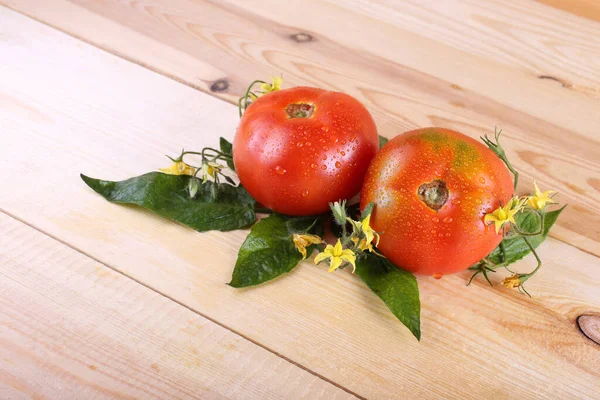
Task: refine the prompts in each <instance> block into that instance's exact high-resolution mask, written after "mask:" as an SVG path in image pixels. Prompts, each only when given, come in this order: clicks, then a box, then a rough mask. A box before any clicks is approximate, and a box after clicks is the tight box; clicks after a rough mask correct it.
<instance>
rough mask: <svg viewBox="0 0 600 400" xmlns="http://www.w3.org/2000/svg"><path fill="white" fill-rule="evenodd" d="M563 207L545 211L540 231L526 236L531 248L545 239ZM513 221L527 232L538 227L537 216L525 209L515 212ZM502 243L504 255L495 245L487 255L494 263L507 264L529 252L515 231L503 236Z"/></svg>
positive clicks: (535, 230) (533, 230)
mask: <svg viewBox="0 0 600 400" xmlns="http://www.w3.org/2000/svg"><path fill="white" fill-rule="evenodd" d="M565 207H566V206H565ZM565 207H562V208H561V209H558V210H555V211H550V212H546V213H545V216H544V228H543V230H542V233H541V234H539V235H535V236H529V237H528V238H529V242H530V243H531V245H532V246H533V248H537V247H538V246H539V245H540V244H542V242H543V241H544V240H546V237H548V233H549V232H550V228H552V225H554V223H555V222H556V220H557V218H558V216H559V215H560V213H561V212H562V210H564V208H565ZM515 222H516V223H517V226H518V227H519V229H520V230H521V231H523V232H527V233H535V232H538V231H539V228H540V220H539V216H537V215H536V213H535V212H533V211H526V212H522V213H519V214H517V215H516V216H515ZM502 245H503V246H504V256H503V254H502V250H501V248H500V246H498V247H496V249H494V251H492V252H491V253H490V255H489V256H488V259H489V260H490V261H491V262H492V263H494V264H501V263H504V264H503V265H509V264H512V263H514V262H516V261H519V260H521V259H522V258H523V257H525V256H526V255H528V254H529V253H531V250H530V249H529V247H528V246H527V244H526V243H525V241H524V240H523V238H522V237H521V236H520V235H518V234H516V233H513V234H510V235H509V236H507V237H505V238H504V239H503V240H502Z"/></svg>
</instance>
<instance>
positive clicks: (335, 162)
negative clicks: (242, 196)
mask: <svg viewBox="0 0 600 400" xmlns="http://www.w3.org/2000/svg"><path fill="white" fill-rule="evenodd" d="M290 104H312V105H313V106H314V111H313V114H312V116H311V117H308V118H291V117H290V116H289V115H288V112H287V110H288V106H289V105H290ZM378 144H379V136H378V134H377V128H376V126H375V122H374V121H373V118H372V117H371V114H369V112H368V111H367V109H366V108H365V107H364V106H363V105H362V104H361V103H359V102H358V101H357V100H356V99H354V98H353V97H351V96H349V95H347V94H344V93H338V92H330V91H325V90H322V89H317V88H309V87H295V88H292V89H285V90H280V91H276V92H273V93H269V94H266V95H264V96H262V97H259V98H258V99H257V100H256V101H254V102H253V103H252V104H251V105H250V106H249V107H248V108H247V109H246V111H245V112H244V115H243V116H242V119H241V120H240V124H239V126H238V129H237V132H236V135H235V139H234V142H233V161H234V164H235V168H236V172H237V174H238V176H239V178H240V182H241V183H242V185H243V186H244V187H245V188H246V190H248V192H249V193H250V195H252V197H254V198H255V199H256V200H257V201H258V202H259V203H261V204H263V205H264V206H266V207H268V208H270V209H272V210H274V211H276V212H279V213H282V214H286V215H294V216H302V215H315V214H319V213H323V212H325V211H327V210H328V209H329V204H328V203H329V202H333V201H337V200H339V199H349V198H351V197H352V196H354V195H356V194H357V193H358V192H359V190H360V188H361V185H362V181H363V178H364V175H365V173H366V171H367V167H368V166H369V163H370V161H371V159H372V158H373V156H374V155H375V153H376V152H377V148H378Z"/></svg>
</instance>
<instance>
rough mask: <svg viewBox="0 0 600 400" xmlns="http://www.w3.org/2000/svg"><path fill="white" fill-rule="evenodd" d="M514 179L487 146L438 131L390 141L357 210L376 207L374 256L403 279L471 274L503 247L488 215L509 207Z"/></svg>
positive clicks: (374, 165) (371, 172) (378, 158)
mask: <svg viewBox="0 0 600 400" xmlns="http://www.w3.org/2000/svg"><path fill="white" fill-rule="evenodd" d="M512 194H513V182H512V179H511V175H510V173H509V171H508V169H507V168H506V166H505V165H504V163H503V162H502V161H501V160H500V159H499V158H498V156H497V155H496V154H494V153H493V152H492V151H491V150H490V149H489V148H487V147H486V146H485V145H484V144H482V143H480V142H478V141H476V140H474V139H472V138H470V137H468V136H466V135H463V134H462V133H459V132H455V131H452V130H449V129H442V128H425V129H418V130H414V131H410V132H406V133H404V134H401V135H399V136H397V137H395V138H394V139H392V140H390V141H389V142H388V143H387V144H386V145H385V146H383V148H382V149H381V150H380V151H379V152H378V153H377V155H376V156H375V158H374V159H373V161H372V163H371V165H370V166H369V169H368V171H367V175H366V177H365V181H364V183H363V187H362V192H361V200H360V204H361V208H362V209H364V208H365V207H366V206H367V205H368V204H369V203H371V202H374V203H375V208H374V211H373V214H372V216H371V226H372V227H373V229H375V231H377V232H379V233H380V236H381V239H380V242H379V245H378V249H379V250H380V251H381V253H383V254H384V255H385V256H386V257H387V258H388V259H389V260H390V261H392V262H393V263H394V264H396V265H398V266H399V267H401V268H403V269H406V270H408V271H411V272H414V273H418V274H424V275H434V276H436V277H439V276H441V275H444V274H450V273H454V272H458V271H462V270H464V269H467V268H469V267H470V266H471V265H473V264H475V263H476V262H478V261H479V260H481V259H482V258H484V257H485V256H487V255H488V254H489V253H490V252H491V251H492V250H494V249H495V248H496V247H497V246H498V245H499V244H500V241H501V240H502V234H503V230H502V231H500V232H499V233H496V231H495V230H494V227H493V226H488V225H487V224H485V223H484V216H485V214H487V213H489V212H492V211H493V210H494V209H496V208H497V207H498V206H499V205H500V204H503V205H505V204H507V203H508V201H509V200H510V199H511V197H512Z"/></svg>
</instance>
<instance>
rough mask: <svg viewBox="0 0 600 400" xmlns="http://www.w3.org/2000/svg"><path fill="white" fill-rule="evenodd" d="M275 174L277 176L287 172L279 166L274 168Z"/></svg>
mask: <svg viewBox="0 0 600 400" xmlns="http://www.w3.org/2000/svg"><path fill="white" fill-rule="evenodd" d="M275 172H277V173H278V174H279V175H283V174H285V173H286V172H287V171H286V170H285V168H283V167H282V166H281V165H278V166H276V167H275Z"/></svg>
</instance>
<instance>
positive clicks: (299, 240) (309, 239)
mask: <svg viewBox="0 0 600 400" xmlns="http://www.w3.org/2000/svg"><path fill="white" fill-rule="evenodd" d="M292 240H293V241H294V246H296V250H298V251H299V252H300V254H302V259H303V260H304V259H306V248H307V247H308V246H310V245H311V244H319V243H322V242H323V239H321V238H320V237H318V236H317V235H306V234H298V233H294V234H293V235H292Z"/></svg>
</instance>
